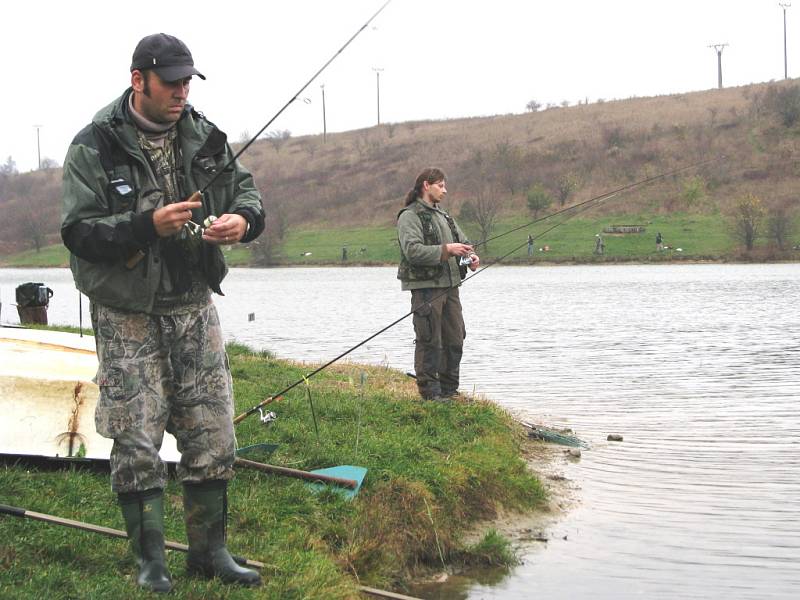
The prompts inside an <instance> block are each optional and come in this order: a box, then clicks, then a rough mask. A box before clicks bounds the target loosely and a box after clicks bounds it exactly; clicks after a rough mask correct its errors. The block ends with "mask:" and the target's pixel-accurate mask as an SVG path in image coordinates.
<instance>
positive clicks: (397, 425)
mask: <svg viewBox="0 0 800 600" xmlns="http://www.w3.org/2000/svg"><path fill="white" fill-rule="evenodd" d="M228 351H229V355H230V358H231V368H232V372H233V376H234V385H235V390H236V398H237V409H238V411H240V412H241V411H242V410H244V409H246V408H247V407H250V406H253V405H254V404H256V403H257V402H258V401H259V400H261V399H263V398H264V397H266V396H269V395H270V394H271V393H272V392H274V391H275V390H276V389H279V388H281V387H284V386H285V385H286V384H287V383H288V382H291V381H296V380H297V379H298V378H301V377H302V375H303V373H305V372H307V371H308V365H296V364H292V363H288V362H286V361H282V360H276V359H274V358H272V357H271V356H270V355H269V354H268V353H263V352H262V353H254V352H252V351H250V350H249V349H248V348H246V347H244V346H240V345H236V344H234V345H229V347H228ZM362 373H364V374H365V375H366V377H365V383H364V385H363V386H362V385H361V376H362ZM310 385H311V386H312V388H313V392H314V407H315V410H316V413H317V419H318V424H319V439H317V436H316V434H315V431H314V425H313V421H312V415H311V411H310V408H309V405H308V402H307V400H306V398H305V391H304V390H300V391H297V392H294V393H290V394H289V395H288V397H287V398H285V399H283V400H281V401H280V402H279V403H277V404H274V405H272V406H271V409H272V410H274V411H276V412H277V414H278V420H277V421H276V422H275V423H273V424H272V425H270V426H269V427H265V426H263V425H262V424H261V423H260V421H259V419H258V417H257V416H254V417H251V418H249V419H247V420H245V421H244V422H242V423H241V424H240V425H239V426H238V427H237V437H238V440H239V444H240V445H241V446H246V445H251V444H257V443H273V444H278V445H279V446H278V449H277V450H276V451H275V452H274V453H273V454H272V456H270V457H269V462H270V463H272V464H276V465H281V466H286V467H291V468H294V469H303V470H312V469H318V468H326V467H331V466H336V465H344V464H351V465H359V466H363V467H366V468H367V469H368V473H367V477H366V479H365V482H364V485H363V487H362V488H361V491H360V492H359V494H358V495H357V496H356V498H355V499H353V500H352V501H347V500H345V499H344V498H343V497H342V496H341V495H340V494H338V493H336V492H335V491H334V490H333V489H331V488H328V489H326V490H324V491H323V492H321V493H313V492H311V491H310V490H309V488H308V487H307V486H306V485H305V484H304V483H303V482H301V481H298V480H295V479H290V478H285V477H279V476H270V475H265V474H263V473H260V472H257V471H252V470H240V471H238V473H237V476H236V478H235V479H234V481H233V483H232V484H231V488H230V509H231V514H230V522H229V529H228V536H229V537H228V542H229V546H230V548H231V551H232V552H234V553H236V554H238V555H242V556H247V557H248V558H251V559H254V560H258V561H261V562H264V563H265V565H266V566H265V568H264V569H263V571H262V573H263V575H264V578H265V585H264V587H263V588H260V589H258V590H245V589H236V588H233V587H230V586H226V585H223V584H221V583H219V582H216V581H210V582H209V581H205V580H201V579H196V578H191V577H188V576H187V575H186V572H185V565H184V556H183V555H182V554H181V553H177V552H169V556H168V561H169V565H170V568H171V570H172V573H173V576H174V578H175V580H176V589H175V592H174V593H173V594H172V597H175V598H193V599H194V598H226V599H228V598H230V599H238V598H242V599H243V598H275V599H278V598H281V599H286V598H320V599H322V598H325V599H336V598H355V597H358V594H359V592H358V589H359V588H358V586H359V585H367V586H374V587H376V588H383V589H394V590H397V591H403V590H405V589H406V588H405V584H406V583H407V582H409V581H410V580H411V579H412V578H413V577H415V576H418V575H421V574H424V573H426V572H429V571H431V570H437V569H438V570H441V569H442V563H443V562H444V563H446V564H448V565H451V566H452V565H456V566H457V565H487V564H491V565H497V564H500V565H508V564H509V563H511V562H513V560H514V556H513V553H511V552H510V551H509V543H508V541H507V540H505V539H504V538H502V536H499V535H498V534H497V533H496V532H489V533H488V534H487V535H486V536H485V537H484V539H483V540H481V542H479V543H478V544H476V545H474V546H466V545H465V543H464V542H462V540H463V539H465V534H466V533H467V532H468V531H469V528H470V526H472V525H473V524H475V523H476V522H478V521H482V520H485V519H487V518H491V517H493V516H494V515H496V514H497V511H498V510H500V509H501V508H503V509H510V510H519V511H531V510H535V509H536V508H537V507H538V506H540V505H541V504H542V502H543V500H544V491H543V488H542V486H541V484H540V482H539V481H538V480H537V479H536V477H535V476H534V475H533V474H531V473H530V472H529V471H528V469H527V467H526V464H525V462H524V460H523V459H522V458H521V454H522V445H523V444H525V443H529V442H527V441H526V437H525V435H524V432H523V431H522V429H521V427H520V426H518V425H517V424H515V423H514V422H513V421H512V420H511V419H510V417H509V416H508V415H507V414H506V413H505V412H504V411H503V410H501V409H500V408H498V407H497V406H496V405H493V404H491V403H489V402H485V401H480V400H473V401H469V402H461V401H460V402H454V403H450V404H443V403H432V402H421V401H419V400H418V399H417V398H416V395H415V389H414V387H413V382H410V381H409V380H408V378H407V377H406V376H405V375H403V374H402V373H399V372H396V371H392V370H387V369H384V368H380V367H361V366H357V365H342V366H340V365H335V366H333V367H331V368H329V369H327V370H325V371H323V372H322V373H320V375H318V376H317V377H315V378H314V380H312V381H311V382H310ZM100 465H101V466H99V467H98V466H96V465H95V466H91V465H87V464H86V463H78V462H76V463H72V464H67V465H66V466H65V465H64V463H50V462H45V463H42V462H34V461H30V460H23V459H20V460H17V459H13V458H6V459H5V460H4V461H3V462H2V463H0V503H3V504H9V505H12V506H19V507H23V508H25V509H27V510H31V511H36V512H41V513H46V514H51V515H57V516H59V517H62V518H67V519H74V520H78V521H84V522H88V523H94V524H97V525H103V526H106V527H112V528H116V529H123V528H124V526H123V523H122V518H121V516H120V514H119V509H118V507H117V505H116V501H115V497H114V495H113V494H112V492H111V491H110V488H109V483H108V472H107V466H106V465H104V464H102V463H100ZM166 498H167V501H166V507H165V509H166V537H167V538H168V539H171V540H175V541H177V542H182V541H184V540H185V539H186V537H185V532H184V527H183V508H182V500H181V488H180V484H179V483H178V482H176V481H170V483H169V485H168V487H167V490H166ZM135 573H136V567H135V565H134V561H133V558H132V556H131V555H130V552H129V551H128V548H127V544H126V543H125V542H123V541H121V540H114V539H109V538H105V537H101V536H98V535H96V534H92V533H88V532H83V531H79V530H73V529H67V528H62V527H56V526H51V525H47V524H44V523H38V522H30V521H25V520H21V519H16V518H13V517H8V516H7V517H0V597H3V598H8V597H13V598H22V599H30V600H34V599H36V600H38V599H39V598H42V597H50V598H114V597H116V598H146V597H150V596H149V595H148V594H145V593H143V592H140V591H139V590H138V589H136V585H135Z"/></svg>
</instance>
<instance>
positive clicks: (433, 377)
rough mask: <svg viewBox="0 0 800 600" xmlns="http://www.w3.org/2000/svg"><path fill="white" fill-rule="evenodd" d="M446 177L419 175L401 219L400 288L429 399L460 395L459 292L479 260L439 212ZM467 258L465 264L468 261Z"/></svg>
mask: <svg viewBox="0 0 800 600" xmlns="http://www.w3.org/2000/svg"><path fill="white" fill-rule="evenodd" d="M445 180H446V177H445V174H444V172H443V171H442V170H441V169H438V168H428V169H425V170H424V171H422V173H420V174H419V176H418V177H417V179H416V181H415V182H414V187H413V189H412V190H411V191H410V192H409V193H408V195H407V196H406V200H405V208H403V209H402V210H401V211H400V212H399V214H398V215H397V237H398V240H399V243H400V254H401V258H400V267H399V269H398V272H397V278H398V279H400V281H401V288H402V289H403V290H404V291H406V290H408V291H410V292H411V310H412V311H414V315H413V322H414V333H415V344H416V347H415V350H414V370H415V371H416V378H417V387H418V388H419V393H420V395H421V396H422V398H424V399H426V400H443V399H447V398H452V397H454V396H456V395H457V393H458V383H459V370H460V365H461V356H462V354H463V346H464V337H465V335H466V331H465V327H464V317H463V315H462V311H461V301H460V299H459V294H458V287H459V286H460V285H461V280H462V279H463V278H464V277H466V273H467V265H466V264H463V263H465V262H468V267H469V269H470V270H472V271H475V270H476V269H477V268H478V266H479V265H480V258H479V257H478V255H477V254H475V252H474V250H473V247H472V246H471V245H470V244H469V242H468V241H467V238H466V236H465V235H464V233H463V232H462V231H461V229H460V228H459V227H458V225H457V224H456V222H455V220H453V217H451V216H450V215H449V214H447V212H445V211H444V210H442V209H441V208H440V207H439V204H440V202H441V201H442V200H443V199H444V197H445V196H446V195H447V187H446V181H445ZM464 259H466V260H464Z"/></svg>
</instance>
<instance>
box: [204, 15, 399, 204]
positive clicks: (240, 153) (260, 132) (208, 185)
mask: <svg viewBox="0 0 800 600" xmlns="http://www.w3.org/2000/svg"><path fill="white" fill-rule="evenodd" d="M391 1H392V0H386V2H384V3H383V6H381V7H380V8H379V9H378V10H377V11H376V12H375V14H374V15H372V16H371V17H370V18H369V19H368V20H367V22H366V23H364V24H363V25H362V26H361V27H360V28H359V29H358V31H356V32H355V33H354V34H353V35H352V37H351V38H350V39H349V40H347V41H346V42H345V43H344V45H343V46H342V47H341V48H339V50H337V51H336V53H335V54H334V55H333V56H331V57H330V58H329V59H328V62H326V63H325V64H324V65H322V67H320V69H319V70H318V71H317V72H316V73H314V75H313V76H312V77H311V79H309V80H308V81H307V82H306V83H305V84H304V85H303V87H301V88H300V89H299V90H297V92H296V93H295V94H294V95H293V96H292V97H291V98H290V99H289V101H288V102H287V103H286V104H284V105H283V106H282V107H281V109H280V110H279V111H278V112H276V113H275V115H273V117H272V118H271V119H270V120H269V121H267V123H266V125H264V126H263V127H262V128H261V129H259V130H258V133H256V134H255V135H254V136H253V137H252V138H250V141H248V142H247V143H246V144H245V145H244V146H242V147H241V148H240V149H239V151H238V152H237V153H236V154H234V155H233V158H231V159H230V160H229V161H228V162H227V163H226V164H225V166H224V167H222V168H221V169H219V170H217V172H216V173H215V174H214V176H213V177H212V178H211V180H210V181H209V182H208V183H206V184H205V185H204V186H203V187H202V188H201V189H200V194H203V193H205V191H206V190H208V188H209V187H211V185H212V184H213V183H214V182H215V181H216V180H217V178H218V177H219V176H220V175H222V173H223V172H225V171H226V170H227V169H228V167H230V166H231V165H232V164H233V163H234V162H236V160H237V159H238V158H239V157H240V156H241V155H242V154H244V152H245V151H246V150H247V149H248V148H249V147H250V146H251V145H252V144H253V142H255V141H256V140H257V139H258V136H260V135H261V134H262V133H264V131H265V130H266V129H267V127H269V126H270V125H272V123H273V122H274V121H275V119H277V118H278V117H279V116H281V114H282V113H283V111H284V110H286V109H287V108H289V105H290V104H292V103H293V102H294V101H295V100H297V98H298V96H300V94H302V93H303V92H304V91H305V89H306V88H307V87H308V86H309V85H311V84H312V83H313V81H314V80H315V79H316V78H317V77H319V76H320V74H321V73H322V72H323V71H324V70H325V69H327V68H328V65H330V64H331V63H332V62H333V61H334V60H335V59H336V57H337V56H339V55H340V54H341V53H342V52H343V51H344V49H345V48H347V47H348V46H349V45H350V43H351V42H352V41H353V40H354V39H356V38H357V37H358V36H359V34H360V33H361V32H362V31H364V29H366V28H367V26H368V25H369V24H370V23H372V21H373V20H374V19H375V17H377V16H378V15H379V14H380V13H381V12H382V11H383V9H384V8H386V7H387V6H388V5H389V3H390V2H391Z"/></svg>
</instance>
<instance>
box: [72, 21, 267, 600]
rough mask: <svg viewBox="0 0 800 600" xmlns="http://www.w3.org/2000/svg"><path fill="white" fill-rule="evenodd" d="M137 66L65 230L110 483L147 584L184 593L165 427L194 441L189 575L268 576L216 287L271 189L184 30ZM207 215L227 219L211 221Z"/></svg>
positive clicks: (86, 136)
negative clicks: (238, 551)
mask: <svg viewBox="0 0 800 600" xmlns="http://www.w3.org/2000/svg"><path fill="white" fill-rule="evenodd" d="M130 70H131V87H130V88H128V89H127V90H126V91H125V92H124V93H123V94H122V96H121V97H119V98H118V99H117V100H115V101H114V102H112V103H111V104H109V105H108V106H107V107H105V108H103V109H102V110H100V112H98V113H97V115H95V117H94V119H93V120H92V123H91V124H89V125H88V126H87V127H85V128H84V129H83V130H82V131H80V132H79V133H78V135H77V136H76V137H75V139H74V140H73V141H72V144H71V145H70V147H69V151H68V153H67V157H66V159H65V161H64V185H63V206H62V225H61V237H62V239H63V241H64V244H65V245H66V246H67V248H69V250H70V252H71V257H70V266H71V268H72V273H73V277H74V279H75V284H76V286H77V288H78V289H79V290H80V291H81V292H83V293H84V294H86V295H87V296H88V297H89V299H90V300H91V315H92V325H93V327H94V331H95V339H96V344H97V357H98V359H99V362H100V366H99V370H98V374H97V384H98V386H99V387H100V398H99V400H98V403H97V411H96V413H95V424H96V426H97V431H98V433H100V434H101V435H103V436H105V437H108V438H112V439H113V440H114V444H113V448H112V450H111V488H112V490H113V491H114V492H116V493H117V494H118V497H119V502H120V506H121V508H122V514H123V517H124V519H125V525H126V529H127V532H128V536H129V537H130V540H131V547H132V550H133V552H134V554H135V556H136V559H137V562H138V565H139V575H138V584H139V585H140V586H142V587H143V588H145V589H148V590H151V591H155V592H168V591H170V590H171V589H172V579H171V576H170V573H169V570H168V568H167V565H166V562H165V554H164V524H163V490H164V486H165V485H166V483H167V467H166V465H165V464H164V463H163V462H162V460H161V459H160V457H159V455H158V452H159V449H160V448H161V442H162V439H163V436H164V431H165V430H166V431H168V432H170V433H171V434H173V435H174V436H175V438H176V440H177V443H178V450H179V451H180V452H181V459H180V463H179V464H178V468H177V474H178V477H179V479H180V480H181V482H182V483H183V490H184V495H183V497H184V510H185V519H186V533H187V537H188V541H189V552H188V554H187V565H188V571H189V572H190V573H195V574H200V575H202V576H205V577H219V578H221V579H222V580H224V581H226V582H230V583H238V584H243V585H247V586H255V585H259V584H260V583H261V577H260V575H259V574H258V573H257V572H256V571H253V570H250V569H245V568H242V567H240V566H239V565H237V564H236V563H235V562H234V560H233V559H232V557H231V555H230V553H229V552H228V550H227V548H226V545H225V537H226V535H225V534H226V516H227V515H226V513H227V484H228V481H229V480H230V479H231V477H233V461H234V453H235V438H234V432H233V390H232V386H231V375H230V371H229V368H228V363H227V356H226V354H225V348H224V340H223V336H222V331H221V329H220V323H219V319H218V317H217V312H216V308H215V307H214V304H213V303H212V301H211V291H214V292H216V293H222V292H221V290H220V282H221V281H222V278H223V277H224V276H225V273H226V272H227V267H226V266H225V260H224V258H223V255H222V251H221V249H220V247H221V246H223V245H229V244H235V243H238V242H250V241H252V240H254V239H255V238H256V237H258V236H259V235H260V234H261V232H262V231H263V230H264V210H263V208H262V204H261V196H260V194H259V192H258V190H257V189H256V187H255V185H254V183H253V178H252V177H251V175H250V173H248V172H247V171H246V170H245V169H244V168H243V167H242V166H241V165H240V164H239V163H238V162H235V163H234V164H232V165H230V166H228V167H227V168H225V166H226V165H227V164H228V162H229V161H230V159H231V157H232V156H233V154H232V152H231V149H230V146H229V145H228V144H227V141H226V136H225V134H224V133H222V132H221V131H220V130H219V129H217V127H216V126H215V125H214V124H213V123H211V122H210V121H209V120H207V119H206V118H205V117H204V116H203V115H202V114H201V113H199V112H197V111H195V110H194V109H193V108H192V107H191V105H189V104H188V103H187V101H186V100H187V96H188V94H189V85H190V81H191V79H192V77H193V76H194V75H197V76H198V77H200V78H201V79H205V77H204V76H203V75H202V74H201V73H200V72H199V71H198V70H197V69H195V67H194V61H193V59H192V55H191V53H190V52H189V49H188V48H187V47H186V45H185V44H184V43H183V42H182V41H180V40H179V39H177V38H175V37H172V36H170V35H166V34H163V33H159V34H154V35H150V36H147V37H145V38H143V39H142V40H141V41H140V42H139V44H138V45H137V46H136V49H135V51H134V53H133V62H132V64H131V68H130ZM223 168H225V170H224V171H223V172H222V173H218V171H219V170H221V169H223ZM215 176H216V179H215V181H214V182H213V183H211V185H208V184H209V183H210V182H211V179H212V177H215ZM207 185H208V189H207V190H206V192H205V194H204V195H203V196H201V195H200V194H199V193H196V192H195V193H192V192H193V191H195V190H199V189H201V188H203V187H205V186H207ZM209 216H215V217H217V219H216V220H215V221H213V223H211V224H210V226H207V227H206V228H205V230H201V229H200V227H198V226H197V225H196V224H201V223H204V220H205V219H206V218H207V217H209Z"/></svg>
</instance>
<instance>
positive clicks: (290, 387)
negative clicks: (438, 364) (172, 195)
mask: <svg viewBox="0 0 800 600" xmlns="http://www.w3.org/2000/svg"><path fill="white" fill-rule="evenodd" d="M723 158H725V157H719V158H715V159H710V160H706V161H701V162H698V163H694V164H692V165H689V166H685V167H681V168H679V169H675V170H673V171H669V172H666V173H662V174H659V175H654V176H652V177H647V178H646V179H641V180H639V181H637V182H634V183H630V184H628V185H624V186H622V187H620V188H618V189H616V190H613V191H611V192H607V193H605V194H601V195H599V196H595V197H594V198H590V199H589V200H585V201H583V202H580V203H579V204H575V205H573V206H570V207H569V208H568V209H564V210H560V211H557V212H555V213H552V214H550V215H548V216H547V217H543V218H541V219H536V220H535V221H532V222H531V223H529V224H528V225H531V224H533V223H538V222H541V221H544V220H545V219H551V218H553V217H555V216H557V215H560V214H564V213H566V212H568V211H573V212H572V214H569V215H567V216H566V217H565V218H564V219H562V220H561V221H559V222H558V223H556V224H555V225H553V226H551V227H549V228H547V229H545V230H544V231H542V232H540V233H538V234H536V236H535V237H534V238H533V239H539V238H540V237H542V236H543V235H545V234H547V233H549V232H551V231H553V230H554V229H556V228H557V227H560V226H561V225H563V224H564V223H566V222H567V221H568V220H569V219H571V218H573V217H575V216H576V215H579V214H581V213H582V212H584V211H586V210H589V209H590V208H592V207H593V206H594V204H593V203H599V202H602V201H603V200H607V199H609V198H613V197H614V196H617V195H619V194H621V193H623V192H625V191H628V190H630V189H633V188H635V187H638V186H642V185H647V184H648V183H652V182H653V181H657V180H658V179H662V178H664V177H668V176H670V175H674V174H676V173H680V172H681V171H685V170H687V169H691V168H693V167H699V166H702V165H704V164H707V163H710V162H714V161H717V160H722V159H723ZM576 208H577V209H578V210H575V209H576ZM528 225H526V227H527V226H528ZM519 229H521V228H520V227H517V228H515V229H513V230H510V231H507V232H506V233H504V234H502V235H507V234H508V233H511V231H517V230H519ZM498 237H500V236H495V238H491V239H497V238H498ZM487 241H489V240H484V242H483V243H484V244H485V243H486V242H487ZM527 243H528V242H527V240H526V241H525V242H524V243H522V244H521V245H519V246H517V247H515V248H514V249H513V250H511V251H510V252H508V253H506V254H504V255H503V256H501V257H500V258H497V259H495V260H494V262H491V263H489V264H487V265H486V266H484V267H482V268H481V269H479V270H477V271H475V272H474V273H472V275H468V276H467V277H465V278H464V279H463V280H462V281H461V282H460V283H459V284H458V285H464V284H465V283H466V282H467V281H469V280H470V279H473V278H474V277H475V276H477V275H478V274H480V273H483V272H484V271H485V270H486V269H488V268H489V267H491V266H493V265H496V264H499V263H500V262H502V261H503V260H505V259H506V258H508V257H509V256H511V255H512V254H513V253H514V252H517V251H518V250H520V249H522V248H523V247H524V246H525V245H527ZM453 287H458V286H457V285H456V286H450V287H447V288H442V291H441V292H440V293H439V294H437V295H435V296H434V297H433V298H431V299H430V300H429V301H428V303H430V302H433V301H434V300H436V299H437V298H440V297H441V296H443V295H445V294H446V293H447V292H448V291H449V290H450V289H452V288H453ZM414 312H415V309H412V310H411V311H409V312H407V313H406V314H404V315H403V316H402V317H399V318H398V319H395V320H394V321H392V322H391V323H390V324H389V325H387V326H386V327H384V328H383V329H380V330H379V331H376V332H375V333H373V334H372V335H370V336H369V337H367V338H365V339H363V340H362V341H360V342H359V343H357V344H356V345H355V346H353V347H351V348H349V349H347V350H345V351H344V352H342V353H341V354H339V355H338V356H336V357H335V358H332V359H330V360H329V361H328V362H326V363H325V364H323V365H321V366H319V367H317V368H316V369H314V370H313V371H311V372H310V373H308V374H306V375H304V376H303V377H302V378H301V379H298V380H297V381H295V382H294V383H292V384H290V385H288V386H287V387H285V388H284V389H282V390H281V391H280V392H278V393H276V394H273V395H271V396H269V397H267V398H265V399H264V400H262V401H261V402H259V403H258V404H256V405H255V406H253V407H252V408H250V409H248V410H246V411H245V412H243V413H242V414H240V415H239V416H238V417H236V418H235V419H234V420H233V423H234V425H238V424H239V423H240V422H241V421H243V420H244V419H246V418H247V417H249V416H250V415H252V414H254V413H256V412H258V411H259V409H261V408H262V407H264V406H266V405H267V404H269V403H271V402H274V401H276V400H278V399H280V398H281V397H282V396H283V395H285V394H286V393H287V392H289V391H290V390H293V389H294V388H296V387H297V386H298V385H300V384H301V383H303V382H304V381H307V380H308V379H311V378H312V377H313V376H314V375H316V374H318V373H320V372H321V371H324V370H325V369H327V368H328V367H329V366H331V365H332V364H333V363H335V362H337V361H338V360H340V359H342V358H344V357H345V356H347V355H348V354H350V353H351V352H353V351H355V350H357V349H358V348H360V347H361V346H363V345H364V344H366V343H367V342H369V341H371V340H373V339H375V338H376V337H378V336H379V335H380V334H382V333H384V332H385V331H388V330H389V329H391V328H392V327H394V326H395V325H397V324H398V323H400V322H401V321H404V320H405V319H407V318H408V317H410V316H411V315H413V314H414Z"/></svg>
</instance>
